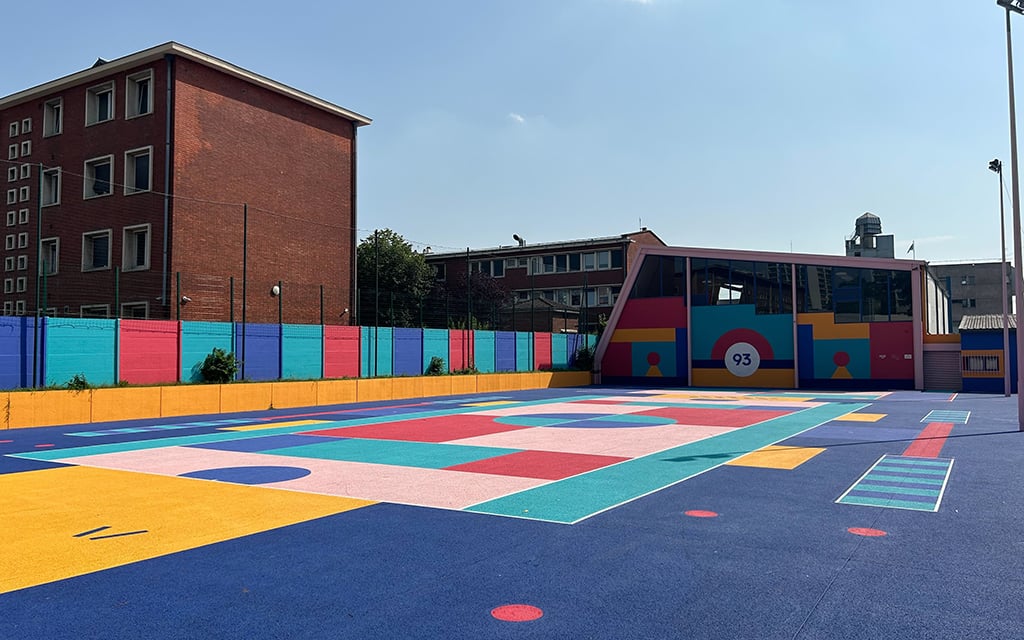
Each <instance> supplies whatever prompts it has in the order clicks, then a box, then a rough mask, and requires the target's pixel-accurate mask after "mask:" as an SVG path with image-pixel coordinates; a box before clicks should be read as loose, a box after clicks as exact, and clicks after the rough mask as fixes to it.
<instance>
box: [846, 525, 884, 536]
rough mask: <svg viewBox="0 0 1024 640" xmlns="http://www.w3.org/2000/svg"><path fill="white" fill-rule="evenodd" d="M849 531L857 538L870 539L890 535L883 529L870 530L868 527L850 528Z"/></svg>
mask: <svg viewBox="0 0 1024 640" xmlns="http://www.w3.org/2000/svg"><path fill="white" fill-rule="evenodd" d="M847 531H849V532H850V533H852V534H853V535H855V536H867V537H869V538H878V537H880V536H885V535H888V534H887V533H886V532H885V531H882V530H881V529H869V528H867V527H850V528H849V529H847Z"/></svg>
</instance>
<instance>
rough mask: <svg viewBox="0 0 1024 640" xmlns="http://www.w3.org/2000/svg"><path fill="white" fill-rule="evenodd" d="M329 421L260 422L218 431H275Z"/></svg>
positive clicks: (222, 428)
mask: <svg viewBox="0 0 1024 640" xmlns="http://www.w3.org/2000/svg"><path fill="white" fill-rule="evenodd" d="M328 422H330V420H295V421H294V422H262V423H260V424H245V425H242V426H240V427H219V430H220V431H263V430H265V429H277V428H278V427H304V426H306V425H308V424H326V423H328Z"/></svg>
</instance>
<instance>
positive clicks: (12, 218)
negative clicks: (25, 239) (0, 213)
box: [7, 211, 18, 227]
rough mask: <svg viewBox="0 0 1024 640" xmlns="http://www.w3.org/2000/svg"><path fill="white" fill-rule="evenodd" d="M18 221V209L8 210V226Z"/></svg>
mask: <svg viewBox="0 0 1024 640" xmlns="http://www.w3.org/2000/svg"><path fill="white" fill-rule="evenodd" d="M17 221H18V212H17V211H8V212H7V226H8V227H13V226H14V224H15V223H16V222H17Z"/></svg>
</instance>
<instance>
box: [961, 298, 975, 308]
mask: <svg viewBox="0 0 1024 640" xmlns="http://www.w3.org/2000/svg"><path fill="white" fill-rule="evenodd" d="M960 303H961V304H962V305H963V307H964V309H973V308H975V307H977V306H978V301H977V300H976V299H975V298H964V299H963V300H962V301H961V302H960Z"/></svg>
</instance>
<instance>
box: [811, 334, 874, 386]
mask: <svg viewBox="0 0 1024 640" xmlns="http://www.w3.org/2000/svg"><path fill="white" fill-rule="evenodd" d="M840 367H846V370H847V371H849V372H850V377H851V378H855V379H864V380H870V379H871V341H870V340H867V339H857V338H844V339H837V340H815V341H814V377H815V378H818V379H830V378H833V377H836V375H835V374H836V371H837V370H838V369H839V368H840Z"/></svg>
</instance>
